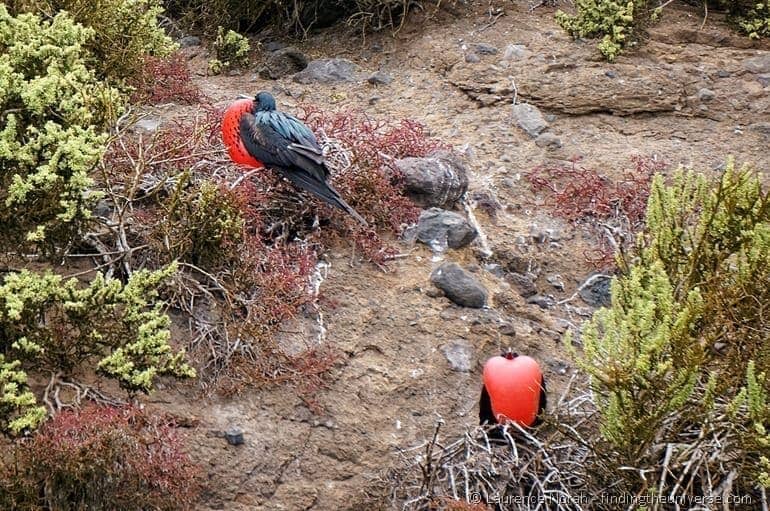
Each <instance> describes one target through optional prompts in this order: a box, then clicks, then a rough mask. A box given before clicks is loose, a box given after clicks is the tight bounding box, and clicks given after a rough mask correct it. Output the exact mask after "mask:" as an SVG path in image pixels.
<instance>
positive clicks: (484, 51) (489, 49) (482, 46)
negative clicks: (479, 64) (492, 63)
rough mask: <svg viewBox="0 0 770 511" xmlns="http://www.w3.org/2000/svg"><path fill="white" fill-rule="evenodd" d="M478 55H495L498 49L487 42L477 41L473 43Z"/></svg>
mask: <svg viewBox="0 0 770 511" xmlns="http://www.w3.org/2000/svg"><path fill="white" fill-rule="evenodd" d="M473 48H474V50H476V53H477V54H478V55H497V54H498V53H499V51H500V50H498V49H497V48H495V47H494V46H492V45H491V44H487V43H478V44H474V45H473Z"/></svg>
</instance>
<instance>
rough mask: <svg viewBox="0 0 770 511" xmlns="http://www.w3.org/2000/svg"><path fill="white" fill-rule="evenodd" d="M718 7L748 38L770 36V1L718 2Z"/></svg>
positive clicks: (738, 0) (740, 0) (726, 0)
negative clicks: (725, 10) (723, 10)
mask: <svg viewBox="0 0 770 511" xmlns="http://www.w3.org/2000/svg"><path fill="white" fill-rule="evenodd" d="M719 5H720V6H721V7H723V8H725V9H727V11H728V13H729V15H730V18H731V19H732V20H733V21H734V22H735V24H736V25H737V26H738V29H739V30H740V31H741V32H743V33H745V34H746V35H748V36H749V37H750V38H752V39H759V38H760V37H767V36H770V0H720V1H719Z"/></svg>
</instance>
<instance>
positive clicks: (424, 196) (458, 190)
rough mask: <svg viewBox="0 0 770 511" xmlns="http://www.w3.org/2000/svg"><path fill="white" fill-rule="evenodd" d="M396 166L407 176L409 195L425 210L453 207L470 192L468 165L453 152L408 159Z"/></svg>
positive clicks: (405, 185)
mask: <svg viewBox="0 0 770 511" xmlns="http://www.w3.org/2000/svg"><path fill="white" fill-rule="evenodd" d="M396 166H397V167H398V169H399V170H400V171H401V172H402V173H403V174H404V188H405V190H406V193H407V195H409V197H411V199H412V200H414V201H415V202H416V203H417V204H419V205H420V206H422V207H424V208H430V207H434V206H436V207H448V206H452V205H453V204H454V203H455V202H457V200H458V199H460V197H462V195H463V194H464V193H465V191H466V190H467V189H468V172H467V170H466V169H465V165H464V164H463V163H462V162H461V161H460V157H459V156H457V155H455V154H453V153H450V152H443V151H442V152H438V153H434V154H432V155H431V156H428V157H426V158H404V159H403V160H398V161H396Z"/></svg>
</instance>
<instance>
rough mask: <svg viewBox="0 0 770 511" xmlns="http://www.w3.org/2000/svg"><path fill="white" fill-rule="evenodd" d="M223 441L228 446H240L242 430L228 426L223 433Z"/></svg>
mask: <svg viewBox="0 0 770 511" xmlns="http://www.w3.org/2000/svg"><path fill="white" fill-rule="evenodd" d="M225 440H227V443H228V444H230V445H241V444H242V443H243V430H242V429H241V428H239V427H238V426H230V427H229V428H227V431H225Z"/></svg>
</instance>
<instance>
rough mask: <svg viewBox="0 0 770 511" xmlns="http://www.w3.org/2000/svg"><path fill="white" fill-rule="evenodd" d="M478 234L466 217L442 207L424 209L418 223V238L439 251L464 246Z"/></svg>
mask: <svg viewBox="0 0 770 511" xmlns="http://www.w3.org/2000/svg"><path fill="white" fill-rule="evenodd" d="M476 235H477V233H476V229H474V228H473V226H472V225H471V224H470V223H469V222H468V220H466V219H465V217H463V216H462V215H458V214H457V213H453V212H452V211H446V210H443V209H440V208H431V209H428V210H426V211H423V212H422V213H421V214H420V220H419V221H418V223H417V239H418V240H419V241H421V242H423V243H425V244H426V245H428V246H429V247H431V248H432V249H433V250H437V251H443V250H445V249H446V248H447V247H449V248H455V249H456V248H462V247H464V246H466V245H468V244H469V243H470V242H471V241H473V240H474V239H475V238H476Z"/></svg>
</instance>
